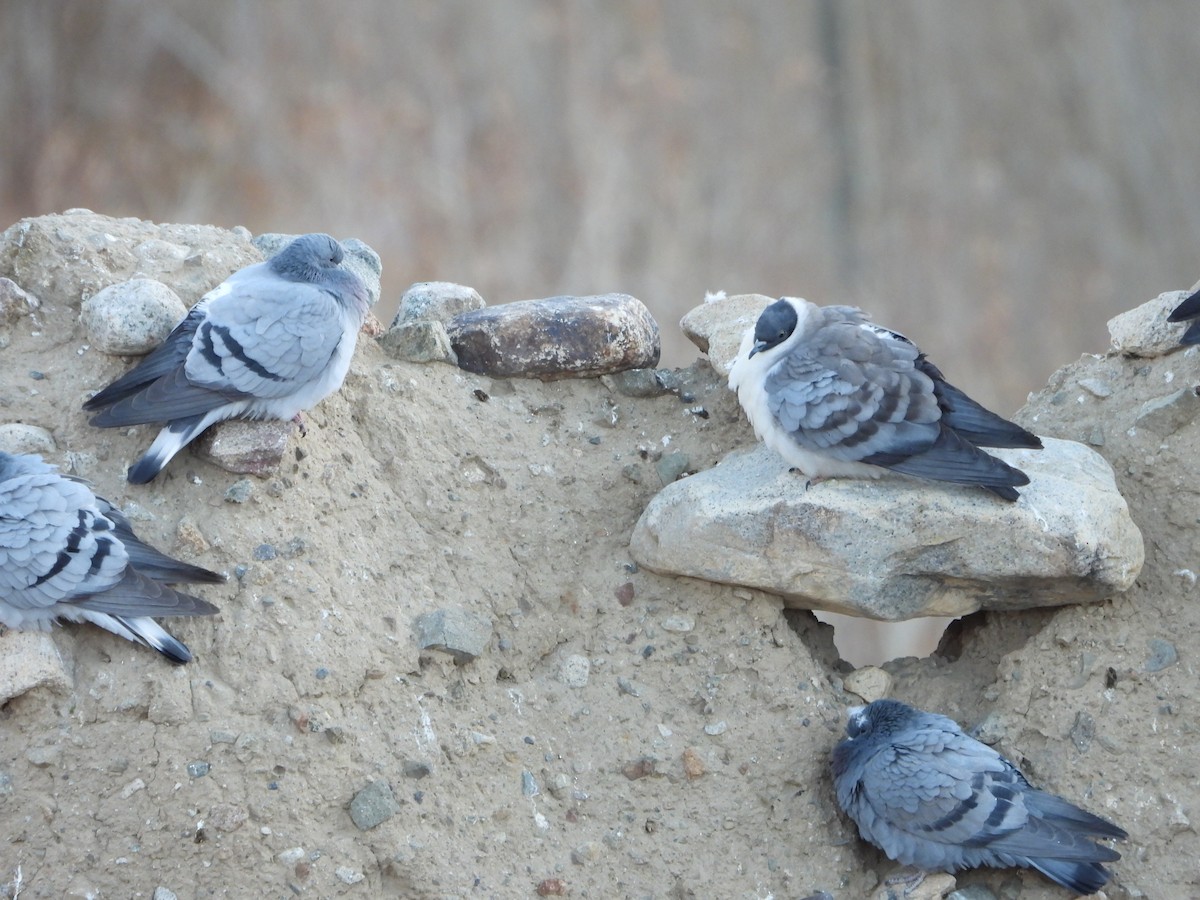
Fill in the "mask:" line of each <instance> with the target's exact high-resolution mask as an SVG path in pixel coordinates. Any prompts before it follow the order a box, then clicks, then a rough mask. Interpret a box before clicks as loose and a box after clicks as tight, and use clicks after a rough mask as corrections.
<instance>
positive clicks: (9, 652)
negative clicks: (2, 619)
mask: <svg viewBox="0 0 1200 900" xmlns="http://www.w3.org/2000/svg"><path fill="white" fill-rule="evenodd" d="M38 687H48V688H51V689H52V690H64V691H65V690H70V689H71V676H70V675H69V674H67V670H66V667H65V666H64V665H63V661H62V657H61V656H60V655H59V653H58V648H57V647H56V646H54V641H53V640H51V639H50V635H49V634H47V633H46V632H44V631H9V632H7V633H5V635H4V636H3V637H2V638H0V703H7V702H8V701H9V700H11V699H12V698H13V697H19V696H21V695H22V694H24V693H26V692H27V691H31V690H33V689H34V688H38Z"/></svg>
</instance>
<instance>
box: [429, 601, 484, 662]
mask: <svg viewBox="0 0 1200 900" xmlns="http://www.w3.org/2000/svg"><path fill="white" fill-rule="evenodd" d="M414 624H415V626H416V627H415V631H416V638H417V646H418V647H420V648H421V649H422V650H440V651H442V652H443V653H449V654H450V655H451V656H452V657H454V661H455V662H456V663H458V664H459V665H462V664H463V663H469V662H471V661H472V660H473V659H475V658H476V657H478V656H480V655H482V654H483V652H484V651H485V650H486V649H487V646H488V644H489V643H490V642H491V640H492V622H491V620H490V619H485V618H484V617H483V616H478V615H475V614H474V613H470V612H467V611H466V610H464V609H456V608H446V609H438V610H434V611H433V612H427V613H422V614H421V615H419V616H417V618H416V622H415V623H414Z"/></svg>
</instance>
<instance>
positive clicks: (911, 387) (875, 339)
mask: <svg viewBox="0 0 1200 900" xmlns="http://www.w3.org/2000/svg"><path fill="white" fill-rule="evenodd" d="M838 310H839V308H837V307H831V308H826V309H825V310H822V312H823V313H825V314H826V321H825V323H824V324H822V325H821V326H819V327H818V328H817V329H815V330H814V331H813V333H812V334H811V336H810V337H809V338H808V339H807V340H805V341H804V342H802V343H801V344H800V345H798V346H797V347H796V349H794V350H793V351H792V352H791V353H789V354H788V355H787V356H785V357H784V358H783V359H781V360H780V361H779V363H778V364H777V365H776V366H775V367H774V368H772V369H771V371H770V372H769V373H768V375H767V378H766V383H765V389H766V391H767V396H768V403H769V405H770V409H771V412H772V413H773V414H774V415H775V417H776V419H777V420H778V422H779V424H780V425H781V426H782V427H783V428H784V429H785V430H786V431H788V432H790V433H791V436H792V438H793V439H794V440H795V441H796V442H797V443H798V444H799V445H800V446H802V447H804V448H805V449H809V450H819V451H822V452H824V453H827V454H829V455H830V456H833V457H834V458H836V459H840V460H844V461H853V462H858V461H863V460H866V459H867V458H868V457H871V456H874V455H877V454H894V455H896V456H898V457H899V456H908V455H912V454H915V453H921V452H923V451H924V450H925V449H928V448H929V447H931V446H932V445H933V443H934V442H935V441H936V440H937V438H938V433H939V428H938V425H937V421H938V418H939V415H940V413H939V411H938V407H937V402H936V400H935V398H934V394H933V384H932V382H931V381H930V380H929V378H928V377H927V376H926V375H924V374H923V373H921V372H920V371H918V370H917V368H916V366H915V362H916V359H917V350H916V348H915V347H913V346H912V344H910V343H908V342H906V341H904V342H901V341H896V340H887V339H883V338H881V337H880V336H879V334H878V333H877V332H876V331H874V330H872V329H868V328H863V327H860V325H859V324H858V323H857V322H852V321H846V320H845V319H844V318H843V319H841V320H840V321H839V320H837V319H834V320H833V321H830V318H831V317H830V316H829V315H828V314H829V313H830V312H831V311H832V312H835V313H836V312H837V311H838Z"/></svg>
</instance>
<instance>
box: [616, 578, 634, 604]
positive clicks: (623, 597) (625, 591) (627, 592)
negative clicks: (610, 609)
mask: <svg viewBox="0 0 1200 900" xmlns="http://www.w3.org/2000/svg"><path fill="white" fill-rule="evenodd" d="M616 595H617V602H618V603H620V604H621V605H622V606H629V605H630V604H631V603H633V582H632V581H627V582H625V583H624V584H623V585H621V586H620V587H619V588H617V590H616Z"/></svg>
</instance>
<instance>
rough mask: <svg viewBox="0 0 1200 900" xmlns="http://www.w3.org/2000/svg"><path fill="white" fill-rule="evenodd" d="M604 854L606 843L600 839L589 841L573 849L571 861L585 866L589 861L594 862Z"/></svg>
mask: <svg viewBox="0 0 1200 900" xmlns="http://www.w3.org/2000/svg"><path fill="white" fill-rule="evenodd" d="M603 855H604V845H603V844H601V843H600V842H599V841H588V842H587V843H585V844H580V845H579V846H578V847H576V848H575V849H574V850H572V851H571V862H573V863H575V865H577V866H584V865H587V864H588V863H594V862H596V860H598V859H599V858H600V857H601V856H603Z"/></svg>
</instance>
